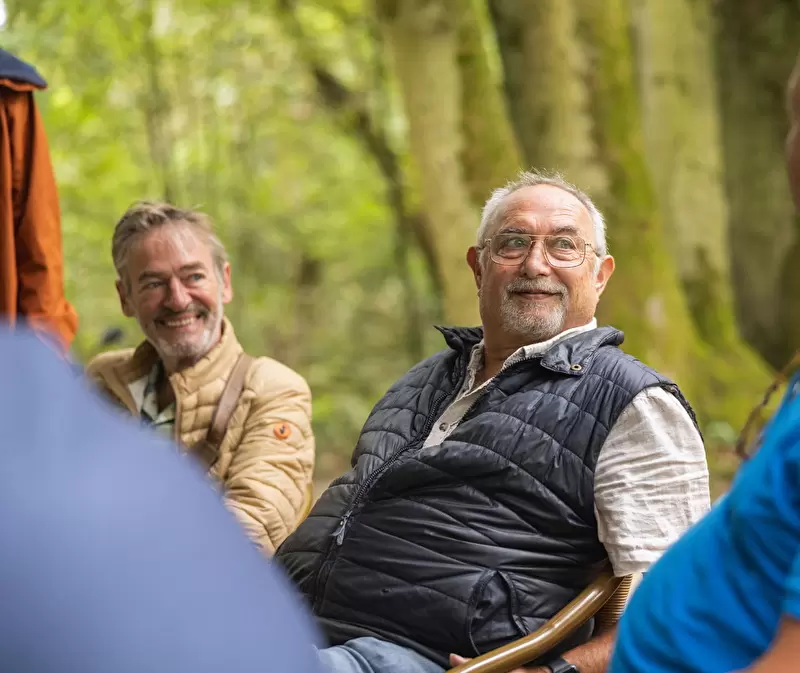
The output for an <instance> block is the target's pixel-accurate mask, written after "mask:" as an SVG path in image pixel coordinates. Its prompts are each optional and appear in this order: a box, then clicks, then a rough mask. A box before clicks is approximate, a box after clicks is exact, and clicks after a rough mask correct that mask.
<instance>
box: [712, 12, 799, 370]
mask: <svg viewBox="0 0 800 673" xmlns="http://www.w3.org/2000/svg"><path fill="white" fill-rule="evenodd" d="M717 20H718V22H719V31H718V35H717V55H718V58H717V63H718V68H719V82H720V101H721V112H722V129H723V133H722V135H723V147H724V159H725V169H726V188H727V196H728V201H729V205H730V242H731V260H732V268H733V274H732V275H733V290H734V295H735V300H736V302H735V303H736V312H737V316H738V320H739V323H740V326H741V330H742V333H743V335H744V336H745V338H746V339H747V340H748V341H749V342H750V343H752V344H753V345H754V346H755V347H756V349H757V350H758V351H759V352H760V353H761V355H762V356H763V357H764V358H765V359H766V360H767V361H768V362H769V363H770V364H772V365H773V366H775V367H780V366H781V365H782V364H783V363H784V362H785V361H786V360H787V359H788V357H789V355H790V354H791V352H793V351H794V350H795V349H796V348H797V345H798V341H797V339H798V337H800V302H798V301H797V297H798V294H797V292H798V289H800V288H799V287H798V286H800V266H798V263H797V256H798V253H800V235H798V234H800V231H799V230H798V225H797V222H796V220H795V219H794V208H793V206H792V202H791V198H790V196H789V191H788V185H787V180H786V168H785V161H784V141H785V137H786V131H787V120H786V104H785V100H786V97H785V91H786V82H787V80H788V77H789V73H790V72H791V69H792V66H793V64H794V60H795V58H796V57H797V50H798V45H797V35H798V34H800V6H799V5H798V4H797V3H796V2H795V3H792V2H783V1H782V0H758V1H757V2H756V1H754V0H721V1H720V2H719V3H717Z"/></svg>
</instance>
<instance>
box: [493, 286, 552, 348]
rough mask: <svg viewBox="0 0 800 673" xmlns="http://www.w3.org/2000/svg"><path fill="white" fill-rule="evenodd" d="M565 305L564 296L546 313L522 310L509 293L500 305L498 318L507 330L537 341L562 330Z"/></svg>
mask: <svg viewBox="0 0 800 673" xmlns="http://www.w3.org/2000/svg"><path fill="white" fill-rule="evenodd" d="M566 315H567V307H566V301H565V297H564V296H563V295H562V297H561V301H560V302H559V303H558V305H557V306H555V307H553V308H552V309H550V310H549V311H547V312H546V313H545V312H543V311H530V310H527V311H526V310H523V309H522V308H521V307H520V306H519V305H517V304H516V303H515V302H514V300H513V299H512V297H511V296H510V295H509V296H507V297H506V298H505V300H504V301H503V303H502V304H501V306H500V319H501V320H502V321H503V327H504V328H505V329H506V330H508V331H509V332H513V333H515V334H519V335H520V336H523V337H525V339H526V340H527V341H528V343H539V342H541V341H547V340H548V339H552V338H553V337H554V336H556V335H557V334H560V333H561V332H562V331H563V330H564V321H565V320H566Z"/></svg>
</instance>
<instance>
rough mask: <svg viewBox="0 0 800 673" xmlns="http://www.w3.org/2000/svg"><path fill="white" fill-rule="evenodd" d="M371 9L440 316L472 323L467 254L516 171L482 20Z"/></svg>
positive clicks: (456, 3)
mask: <svg viewBox="0 0 800 673" xmlns="http://www.w3.org/2000/svg"><path fill="white" fill-rule="evenodd" d="M376 7H377V10H378V16H379V20H380V22H381V25H382V28H383V30H384V33H385V35H386V42H387V45H388V48H389V52H390V55H391V60H392V65H393V70H394V74H395V76H396V78H397V81H398V84H399V88H400V91H401V95H402V99H403V106H404V110H405V115H406V120H407V123H408V140H409V147H410V149H411V155H412V157H413V160H414V165H415V169H416V173H417V175H416V177H417V189H418V191H419V193H420V195H421V202H422V207H423V209H424V211H425V214H426V216H427V220H428V222H429V223H430V225H431V229H432V231H433V236H434V239H435V241H434V246H435V250H436V255H437V260H438V267H439V270H440V279H441V284H442V295H443V297H442V303H443V312H444V317H445V319H446V320H447V321H448V322H450V323H453V324H462V325H463V324H477V323H478V322H479V317H478V302H477V298H476V288H475V284H474V281H473V280H472V277H471V272H470V271H469V268H468V267H467V265H466V262H465V256H466V250H467V248H468V247H469V246H470V245H473V244H474V241H475V232H476V230H477V227H478V223H479V217H480V205H481V204H482V202H483V201H484V200H485V199H486V198H488V196H489V192H490V191H491V189H492V188H494V187H499V186H501V185H502V183H503V182H504V181H505V180H508V179H510V178H512V177H513V175H514V173H515V172H516V171H517V170H518V168H519V160H518V158H517V157H518V154H517V149H516V145H515V141H514V139H513V136H512V132H511V129H510V127H509V126H508V120H507V116H506V114H505V110H504V108H503V100H502V95H501V92H500V89H499V86H498V85H497V83H496V82H495V81H494V80H493V78H492V73H491V69H490V68H489V63H488V58H487V53H486V49H485V44H484V43H483V36H482V33H481V30H482V24H481V15H480V14H479V13H477V5H476V4H474V3H473V2H472V0H470V1H469V2H466V1H462V0H376ZM465 82H466V83H468V86H466V87H465Z"/></svg>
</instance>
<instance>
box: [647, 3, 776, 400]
mask: <svg viewBox="0 0 800 673" xmlns="http://www.w3.org/2000/svg"><path fill="white" fill-rule="evenodd" d="M632 4H633V6H634V14H633V16H634V19H635V21H634V24H635V30H634V36H635V39H636V45H637V59H636V61H637V64H638V70H639V91H640V92H641V99H642V110H643V114H642V120H643V124H644V132H645V134H644V135H645V142H646V146H647V158H648V160H649V161H648V163H649V167H650V170H651V173H652V175H653V177H654V183H655V186H656V189H657V192H658V196H659V201H660V204H661V212H662V213H663V215H664V219H665V223H666V226H665V229H666V230H667V232H668V235H667V237H666V241H667V243H668V245H669V249H670V252H671V253H672V257H673V259H674V260H675V263H676V264H677V267H678V271H679V274H680V277H681V281H682V284H683V290H684V293H685V295H686V299H687V303H688V306H689V310H690V312H691V315H692V319H693V321H694V324H695V326H696V327H697V330H698V333H699V335H700V337H701V338H702V339H703V340H704V341H705V342H706V343H707V344H709V346H711V348H712V349H713V350H714V351H715V352H716V353H717V354H718V355H720V356H721V357H723V358H727V359H728V361H729V362H736V363H737V368H738V371H739V376H740V380H741V382H742V384H743V385H744V386H746V387H749V388H750V389H754V387H755V386H756V385H759V386H760V385H764V386H766V385H767V371H766V367H765V366H764V365H763V363H762V362H761V361H760V359H759V358H758V356H757V355H756V354H755V353H754V352H753V351H751V350H750V348H749V346H747V345H746V344H745V343H744V342H743V340H742V339H741V337H740V334H739V328H738V326H737V324H736V320H735V317H734V310H733V298H732V292H731V289H730V288H731V277H730V267H729V256H728V246H729V241H730V238H729V236H728V208H727V201H726V195H725V190H724V185H723V166H722V144H721V133H720V128H719V110H718V107H717V91H716V81H715V75H714V55H713V43H712V41H711V35H712V33H713V31H712V24H711V19H712V17H711V13H710V7H709V5H708V4H707V3H706V1H705V0H634V1H633V3H632ZM748 384H750V385H748Z"/></svg>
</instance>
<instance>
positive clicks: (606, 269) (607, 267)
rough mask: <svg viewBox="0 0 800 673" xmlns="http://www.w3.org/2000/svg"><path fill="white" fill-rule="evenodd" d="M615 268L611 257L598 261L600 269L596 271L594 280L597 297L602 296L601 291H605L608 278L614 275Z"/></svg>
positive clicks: (607, 256)
mask: <svg viewBox="0 0 800 673" xmlns="http://www.w3.org/2000/svg"><path fill="white" fill-rule="evenodd" d="M615 266H616V262H614V258H613V257H612V256H611V255H606V256H605V257H603V259H602V260H600V269H599V270H598V271H597V275H596V276H595V279H594V289H595V290H596V292H597V296H598V297H599V296H600V295H601V294H603V290H605V289H606V284H607V283H608V280H609V278H611V274H613V273H614V267H615Z"/></svg>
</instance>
